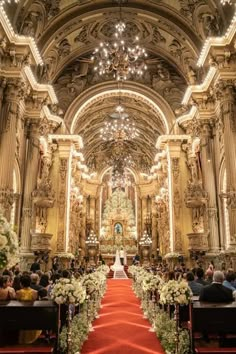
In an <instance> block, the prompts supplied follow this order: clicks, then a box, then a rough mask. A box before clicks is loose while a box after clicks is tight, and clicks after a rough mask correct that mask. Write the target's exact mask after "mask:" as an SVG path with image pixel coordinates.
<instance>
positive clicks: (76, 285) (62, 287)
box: [51, 278, 86, 306]
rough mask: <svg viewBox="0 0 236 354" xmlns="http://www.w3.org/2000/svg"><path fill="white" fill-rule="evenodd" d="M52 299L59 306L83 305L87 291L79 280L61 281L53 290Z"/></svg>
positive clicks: (62, 279)
mask: <svg viewBox="0 0 236 354" xmlns="http://www.w3.org/2000/svg"><path fill="white" fill-rule="evenodd" d="M51 298H52V299H53V300H54V301H55V302H56V303H57V304H58V305H60V304H74V305H75V306H78V305H79V304H82V303H83V302H84V300H85V298H86V290H85V288H84V287H83V286H82V284H81V282H80V281H79V280H76V279H74V278H72V279H66V278H61V279H59V280H58V281H57V282H56V284H55V285H54V286H53V288H52V293H51Z"/></svg>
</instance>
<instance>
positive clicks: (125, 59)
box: [91, 0, 147, 81]
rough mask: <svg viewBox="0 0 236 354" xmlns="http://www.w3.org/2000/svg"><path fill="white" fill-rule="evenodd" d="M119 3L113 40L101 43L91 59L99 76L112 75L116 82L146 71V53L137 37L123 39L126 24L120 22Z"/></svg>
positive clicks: (140, 74)
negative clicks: (117, 20) (117, 19)
mask: <svg viewBox="0 0 236 354" xmlns="http://www.w3.org/2000/svg"><path fill="white" fill-rule="evenodd" d="M121 3H122V1H121V0H120V1H119V5H120V19H119V22H118V23H117V24H116V25H115V28H114V35H113V37H114V38H113V40H111V41H110V42H101V43H100V45H99V47H97V48H95V51H94V53H93V56H92V57H91V59H92V61H93V62H94V64H95V66H94V70H95V71H96V72H98V73H99V75H105V74H110V73H113V77H114V78H115V79H116V80H118V81H122V80H127V78H128V77H129V75H137V76H142V75H143V73H144V71H145V70H147V65H146V63H145V58H146V57H147V53H146V50H145V49H144V48H143V47H141V46H140V45H139V37H138V36H134V38H132V40H126V39H125V30H126V24H125V22H124V21H122V16H121Z"/></svg>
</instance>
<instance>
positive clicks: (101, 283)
mask: <svg viewBox="0 0 236 354" xmlns="http://www.w3.org/2000/svg"><path fill="white" fill-rule="evenodd" d="M82 284H83V286H84V287H85V288H86V291H87V294H91V293H93V292H94V291H97V292H98V293H100V294H101V295H102V294H103V293H104V291H105V288H106V276H105V274H104V272H100V271H98V270H97V271H96V272H94V273H90V274H86V275H85V276H84V277H83V278H82Z"/></svg>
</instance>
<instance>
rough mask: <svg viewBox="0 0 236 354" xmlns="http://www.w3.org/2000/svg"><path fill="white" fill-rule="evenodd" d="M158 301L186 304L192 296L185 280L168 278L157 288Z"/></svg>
mask: <svg viewBox="0 0 236 354" xmlns="http://www.w3.org/2000/svg"><path fill="white" fill-rule="evenodd" d="M159 294H160V303H162V304H170V305H174V304H179V305H187V304H188V303H189V301H190V300H191V298H192V295H193V294H192V291H191V289H190V287H189V286H188V283H187V282H186V281H185V280H181V281H177V280H169V281H168V282H167V283H166V284H164V285H163V286H162V287H161V288H160V289H159Z"/></svg>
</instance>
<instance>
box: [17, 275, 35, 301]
mask: <svg viewBox="0 0 236 354" xmlns="http://www.w3.org/2000/svg"><path fill="white" fill-rule="evenodd" d="M20 283H21V287H22V288H21V289H20V290H18V291H17V292H16V298H17V300H19V301H35V300H37V297H38V292H37V291H36V290H34V289H32V288H31V287H30V285H31V278H30V276H29V275H28V274H25V275H22V276H21V277H20Z"/></svg>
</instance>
